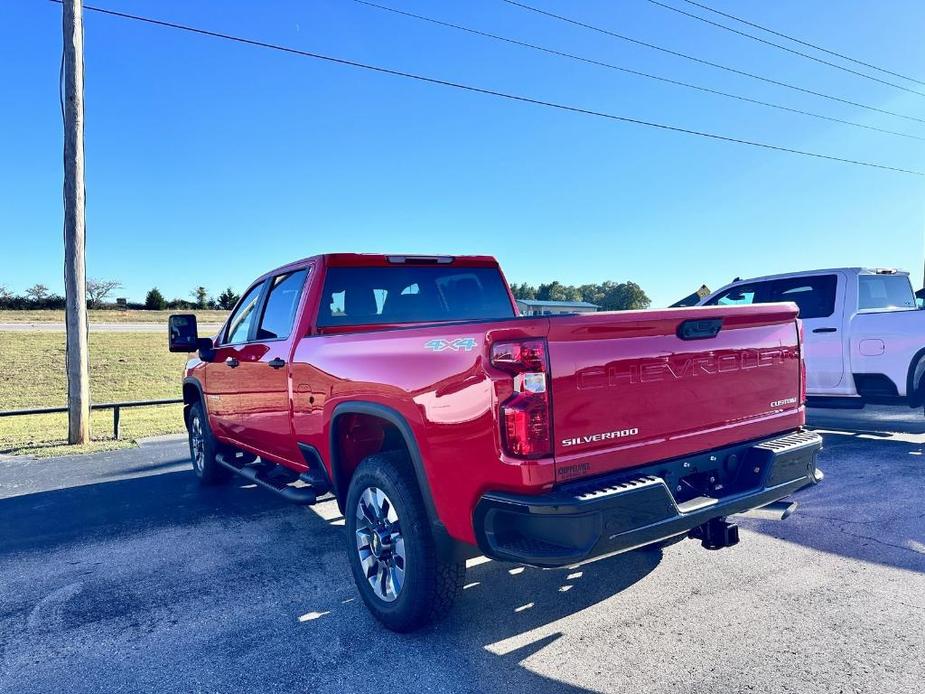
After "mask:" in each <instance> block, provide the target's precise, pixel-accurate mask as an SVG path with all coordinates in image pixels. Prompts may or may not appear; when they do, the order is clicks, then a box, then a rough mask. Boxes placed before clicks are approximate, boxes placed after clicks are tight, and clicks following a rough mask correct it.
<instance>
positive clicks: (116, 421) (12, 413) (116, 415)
mask: <svg viewBox="0 0 925 694" xmlns="http://www.w3.org/2000/svg"><path fill="white" fill-rule="evenodd" d="M182 402H183V398H170V399H164V400H127V401H126V402H99V403H96V404H93V405H90V409H91V410H112V435H113V438H115V439H119V438H120V437H121V431H120V420H121V418H122V408H124V407H151V406H154V405H178V404H180V403H182ZM60 412H67V408H66V407H34V408H32V409H28V410H0V417H22V416H25V415H30V414H58V413H60Z"/></svg>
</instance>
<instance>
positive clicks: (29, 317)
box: [0, 309, 228, 326]
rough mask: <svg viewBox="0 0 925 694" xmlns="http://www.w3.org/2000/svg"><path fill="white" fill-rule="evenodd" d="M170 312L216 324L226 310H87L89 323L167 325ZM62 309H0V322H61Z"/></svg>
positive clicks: (222, 317)
mask: <svg viewBox="0 0 925 694" xmlns="http://www.w3.org/2000/svg"><path fill="white" fill-rule="evenodd" d="M172 313H195V314H196V320H197V321H198V322H199V323H203V324H207V325H218V324H219V323H222V322H224V320H225V317H226V316H227V315H228V312H227V311H179V310H178V311H136V310H126V311H116V310H93V309H91V310H90V311H88V314H89V317H90V322H91V323H163V324H164V325H165V326H166V325H167V316H169V315H170V314H172ZM63 322H64V311H54V310H42V311H11V310H6V309H4V310H0V323H63Z"/></svg>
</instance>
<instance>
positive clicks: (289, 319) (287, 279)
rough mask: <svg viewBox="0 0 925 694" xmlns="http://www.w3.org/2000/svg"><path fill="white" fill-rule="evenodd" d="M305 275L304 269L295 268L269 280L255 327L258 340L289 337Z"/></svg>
mask: <svg viewBox="0 0 925 694" xmlns="http://www.w3.org/2000/svg"><path fill="white" fill-rule="evenodd" d="M305 275H306V270H296V271H295V272H290V273H287V274H285V275H277V276H276V277H274V278H273V279H272V280H271V281H270V293H269V295H268V296H267V305H266V307H265V308H264V309H263V317H262V318H261V319H260V327H259V328H258V329H257V339H258V340H285V339H286V338H287V337H289V334H290V333H291V332H292V323H293V321H294V320H295V312H296V309H298V307H299V297H300V296H302V285H303V284H304V283H305Z"/></svg>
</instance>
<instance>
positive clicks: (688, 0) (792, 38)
mask: <svg viewBox="0 0 925 694" xmlns="http://www.w3.org/2000/svg"><path fill="white" fill-rule="evenodd" d="M684 2H686V3H688V4H689V5H693V6H694V7H699V8H700V9H702V10H707V11H708V12H713V13H714V14H718V15H720V16H722V17H726V18H727V19H732V20H735V21H737V22H741V23H742V24H745V25H747V26H750V27H754V28H755V29H761V31H766V32H768V33H769V34H774V35H775V36H780V37H781V38H784V39H787V40H789V41H793V42H794V43H798V44H800V45H801V46H807V47H808V48H814V49H815V50H817V51H822V52H823V53H828V54H829V55H834V56H835V57H836V58H841V59H842V60H848V61H850V62H852V63H855V64H857V65H863V66H864V67H869V68H870V69H871V70H877V71H878V72H883V73H885V74H887V75H893V77H900V78H902V79H904V80H909V81H910V82H915V83H916V84H922V85H925V81H923V80H919V79H916V78H915V77H909V76H908V75H903V74H901V73H899V72H893V71H892V70H887V69H886V68H882V67H877V66H876V65H872V64H871V63H865V62H864V61H863V60H858V59H857V58H852V57H851V56H848V55H845V54H844V53H838V52H836V51H831V50H829V49H828V48H823V47H822V46H820V45H818V44H815V43H810V42H809V41H803V40H802V39H798V38H797V37H795V36H791V35H790V34H785V33H783V32H780V31H775V30H774V29H771V28H769V27H766V26H762V25H761V24H756V23H755V22H750V21H748V20H747V19H742V18H741V17H736V16H735V15H733V14H729V13H728V12H722V11H720V10H717V9H715V8H713V7H710V6H709V5H704V4H702V3H699V2H694V0H684Z"/></svg>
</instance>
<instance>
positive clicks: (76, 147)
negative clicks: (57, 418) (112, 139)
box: [63, 0, 90, 444]
mask: <svg viewBox="0 0 925 694" xmlns="http://www.w3.org/2000/svg"><path fill="white" fill-rule="evenodd" d="M63 7H64V18H63V28H64V296H65V301H66V303H65V316H64V324H65V328H66V330H67V412H68V415H67V420H68V421H67V440H68V443H72V444H73V443H86V442H87V441H89V439H90V384H89V380H90V378H89V357H88V349H87V272H86V262H85V259H84V234H85V228H84V221H85V220H84V60H83V56H84V41H83V11H82V7H81V0H64V4H63Z"/></svg>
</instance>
